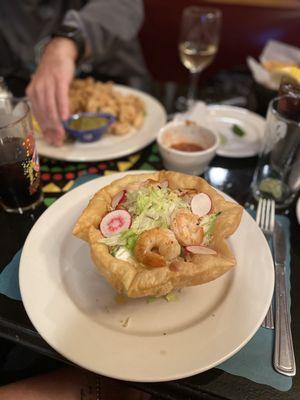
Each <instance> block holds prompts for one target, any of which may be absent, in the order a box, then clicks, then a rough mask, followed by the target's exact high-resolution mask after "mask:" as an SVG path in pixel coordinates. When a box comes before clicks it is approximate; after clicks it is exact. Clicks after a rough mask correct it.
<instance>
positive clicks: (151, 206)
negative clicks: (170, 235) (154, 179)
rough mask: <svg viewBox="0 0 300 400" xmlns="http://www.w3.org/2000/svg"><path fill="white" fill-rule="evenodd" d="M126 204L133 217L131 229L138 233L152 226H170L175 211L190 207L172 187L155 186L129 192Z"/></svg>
mask: <svg viewBox="0 0 300 400" xmlns="http://www.w3.org/2000/svg"><path fill="white" fill-rule="evenodd" d="M124 206H125V208H126V209H127V210H128V211H129V213H130V214H131V215H132V217H133V223H132V225H131V229H132V230H133V231H134V232H135V233H137V234H138V235H139V234H141V233H142V232H144V231H146V230H149V229H152V228H168V227H169V226H170V222H171V221H170V219H171V214H172V213H173V211H174V210H175V209H178V208H188V207H189V206H188V204H187V203H186V202H185V201H184V200H182V199H181V198H180V197H179V196H177V194H176V193H174V192H172V191H171V190H170V189H168V188H157V187H153V186H151V187H144V188H141V189H139V190H135V191H133V192H131V193H128V194H127V197H126V202H125V203H124Z"/></svg>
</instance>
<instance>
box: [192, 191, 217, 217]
mask: <svg viewBox="0 0 300 400" xmlns="http://www.w3.org/2000/svg"><path fill="white" fill-rule="evenodd" d="M211 206H212V203H211V199H210V197H209V196H208V195H207V194H206V193H198V194H196V195H195V196H194V197H193V198H192V201H191V209H192V213H193V214H196V215H198V217H203V216H204V215H206V214H208V213H209V212H210V210H211Z"/></svg>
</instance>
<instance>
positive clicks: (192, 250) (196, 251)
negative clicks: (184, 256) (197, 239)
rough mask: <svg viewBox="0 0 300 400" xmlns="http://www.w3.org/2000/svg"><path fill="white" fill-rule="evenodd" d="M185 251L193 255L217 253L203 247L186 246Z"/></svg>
mask: <svg viewBox="0 0 300 400" xmlns="http://www.w3.org/2000/svg"><path fill="white" fill-rule="evenodd" d="M186 250H187V251H189V252H190V253H193V254H211V255H214V254H217V252H216V251H215V250H213V249H210V248H209V247H205V246H187V247H186Z"/></svg>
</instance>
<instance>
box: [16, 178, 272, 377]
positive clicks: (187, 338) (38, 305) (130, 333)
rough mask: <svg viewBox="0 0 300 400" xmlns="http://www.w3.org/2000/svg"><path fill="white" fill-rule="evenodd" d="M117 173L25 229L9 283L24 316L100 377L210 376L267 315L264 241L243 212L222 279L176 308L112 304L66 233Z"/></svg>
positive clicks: (189, 293)
mask: <svg viewBox="0 0 300 400" xmlns="http://www.w3.org/2000/svg"><path fill="white" fill-rule="evenodd" d="M133 172H134V171H133ZM124 175H125V174H124V173H119V174H115V175H112V176H107V177H101V178H97V179H95V180H93V181H91V182H88V183H86V184H84V185H82V186H80V187H78V188H76V189H74V190H72V191H71V192H69V193H67V194H65V195H64V196H63V197H61V198H60V199H59V200H57V201H56V202H55V203H54V204H53V205H52V206H51V207H49V208H48V209H47V211H45V213H44V214H43V215H42V216H41V217H40V219H39V220H38V221H37V223H36V224H35V225H34V227H33V229H32V230H31V232H30V234H29V235H28V238H27V240H26V243H25V245H24V248H23V252H22V257H21V263H20V276H19V278H20V288H21V294H22V299H23V303H24V306H25V309H26V311H27V313H28V315H29V318H30V319H31V321H32V323H33V325H34V326H35V328H36V329H37V330H38V331H39V333H40V334H41V335H42V337H43V338H44V339H45V340H46V341H47V342H48V343H49V344H50V345H51V346H52V347H53V348H54V349H55V350H57V351H58V352H60V353H61V354H62V355H63V356H65V357H66V358H68V359H69V360H71V361H73V362H74V363H76V364H78V365H80V366H82V367H84V368H86V369H88V370H91V371H94V372H97V373H99V374H102V375H106V376H110V377H114V378H118V379H123V380H128V381H143V382H157V381H167V380H173V379H179V378H183V377H187V376H190V375H194V374H196V373H199V372H202V371H205V370H207V369H209V368H212V367H214V366H216V365H218V364H219V363H221V362H222V361H224V360H226V359H227V358H229V357H231V356H232V355H233V354H234V353H236V352H237V351H238V350H239V349H240V348H241V347H243V346H244V345H245V344H246V343H247V342H248V341H249V340H250V338H251V337H252V336H253V335H254V334H255V332H256V330H257V329H258V328H259V326H260V324H261V322H262V320H263V318H264V316H265V314H266V312H267V310H268V307H269V304H270V301H271V297H272V293H273V286H274V268H273V263H272V258H271V254H270V250H269V247H268V245H267V242H266V240H265V238H264V236H263V234H262V233H261V231H260V230H259V229H258V227H257V225H256V223H255V221H254V220H253V219H252V218H251V217H250V215H249V214H248V213H246V212H244V214H243V217H242V221H241V224H240V227H239V229H238V230H237V232H236V233H235V234H234V235H233V236H232V237H231V238H230V240H229V242H230V245H231V246H232V248H233V250H234V253H235V256H236V258H237V266H236V267H235V268H234V269H233V270H232V271H230V272H228V273H227V274H225V275H223V276H222V277H221V278H219V279H217V280H216V281H213V282H210V283H208V284H205V285H201V286H195V287H191V288H186V289H183V290H182V291H181V293H180V295H179V300H178V301H176V302H171V303H167V302H166V301H165V300H163V299H159V300H156V301H155V302H153V303H150V304H149V303H147V300H146V299H131V300H129V301H127V302H126V303H125V304H117V302H116V301H115V292H114V291H113V289H112V288H111V287H110V286H109V285H108V284H107V283H106V281H105V280H104V278H102V277H101V276H100V275H99V274H98V273H97V272H96V270H95V268H94V267H93V264H92V262H91V260H90V255H89V249H88V245H87V244H86V243H84V242H82V241H81V240H79V239H77V238H75V237H73V236H72V235H71V230H72V227H73V225H74V223H75V221H76V219H77V218H78V216H79V214H80V213H81V211H82V210H83V208H84V207H85V206H86V205H87V202H88V200H89V199H90V198H91V196H92V195H93V194H94V193H95V192H96V191H97V190H98V189H99V188H101V187H103V186H105V185H107V184H109V183H110V182H111V181H113V180H114V179H116V178H120V177H122V176H124ZM249 243H251V249H249ZM126 325H127V326H126Z"/></svg>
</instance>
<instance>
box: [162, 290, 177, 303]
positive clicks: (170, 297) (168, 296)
mask: <svg viewBox="0 0 300 400" xmlns="http://www.w3.org/2000/svg"><path fill="white" fill-rule="evenodd" d="M164 297H165V300H166V301H167V302H168V303H170V302H171V301H177V300H178V296H177V295H176V293H174V292H170V293H168V294H166V295H165V296H164Z"/></svg>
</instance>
